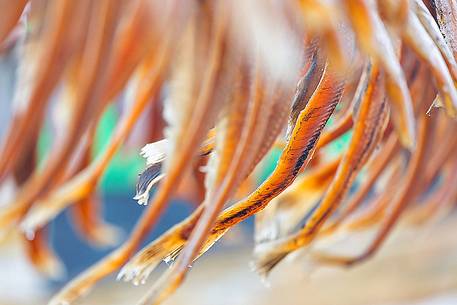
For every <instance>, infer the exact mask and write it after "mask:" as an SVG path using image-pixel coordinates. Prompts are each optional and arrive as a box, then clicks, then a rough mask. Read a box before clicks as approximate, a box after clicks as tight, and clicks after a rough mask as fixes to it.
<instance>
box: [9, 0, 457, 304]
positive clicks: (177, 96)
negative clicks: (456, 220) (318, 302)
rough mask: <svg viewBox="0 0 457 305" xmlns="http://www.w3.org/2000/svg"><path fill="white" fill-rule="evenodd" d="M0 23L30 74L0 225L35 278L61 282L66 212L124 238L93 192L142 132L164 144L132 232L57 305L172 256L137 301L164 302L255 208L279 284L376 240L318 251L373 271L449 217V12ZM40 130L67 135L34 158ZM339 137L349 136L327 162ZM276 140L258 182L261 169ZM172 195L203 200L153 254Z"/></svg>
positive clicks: (142, 274)
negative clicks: (301, 265) (368, 264)
mask: <svg viewBox="0 0 457 305" xmlns="http://www.w3.org/2000/svg"><path fill="white" fill-rule="evenodd" d="M0 15H1V18H0V43H1V45H0V51H1V53H2V54H3V55H5V54H10V53H12V52H14V54H15V56H16V58H17V62H18V65H17V71H16V75H15V76H14V77H15V79H16V84H15V91H14V95H13V97H12V100H11V118H10V120H9V127H8V129H7V130H6V131H4V132H3V139H2V142H1V147H0V182H1V183H2V185H6V184H7V183H8V182H11V181H13V182H14V185H15V192H14V195H13V196H12V197H11V199H10V200H9V202H1V203H0V204H1V206H2V208H1V209H0V230H1V231H2V233H4V234H8V233H9V232H12V231H16V232H17V231H19V232H21V234H23V236H24V240H26V242H27V245H28V246H27V249H28V253H29V257H30V259H31V261H32V262H33V263H34V264H35V265H36V267H37V268H38V269H39V270H41V271H42V272H44V273H46V274H48V275H50V276H52V275H57V273H58V270H60V268H59V261H58V258H57V257H56V256H55V255H54V254H53V253H52V251H51V249H50V248H49V246H48V244H47V226H48V224H49V222H50V221H52V220H53V218H54V217H56V215H58V214H59V213H60V212H61V211H62V210H64V209H66V208H70V207H71V210H72V214H73V215H74V220H75V223H76V224H77V227H78V228H79V231H80V232H81V234H82V235H83V236H84V237H85V238H86V239H87V240H88V241H89V242H90V243H92V244H94V245H95V246H106V245H114V244H116V243H117V242H118V241H119V234H118V230H117V228H115V227H113V226H112V225H110V224H108V223H106V222H104V221H103V220H102V219H101V216H100V204H99V198H98V195H97V186H98V184H99V182H100V180H101V177H102V174H103V173H104V171H105V170H106V168H107V167H108V165H109V163H110V161H111V160H112V158H113V156H114V155H115V154H116V152H117V151H118V150H119V149H120V148H121V147H122V146H123V145H124V144H125V143H126V142H128V141H129V139H131V138H132V137H134V136H135V135H136V136H137V137H138V135H137V133H138V132H135V129H136V128H137V129H138V130H140V132H139V134H140V135H139V137H140V139H141V140H142V142H143V143H144V144H146V143H147V142H150V141H152V142H151V143H149V144H147V145H145V146H144V148H143V149H142V150H141V154H142V155H143V156H144V157H145V159H146V164H147V165H146V167H145V169H144V171H143V172H142V173H140V175H139V178H138V183H137V188H136V195H135V199H136V200H137V201H138V203H139V204H144V205H147V207H145V209H144V212H143V215H142V217H141V218H140V219H139V221H138V223H137V225H136V226H135V228H134V229H133V230H132V232H130V235H129V237H128V238H127V239H126V240H125V241H124V242H123V243H122V244H121V245H120V246H119V247H118V248H117V249H116V250H114V251H113V252H112V253H111V254H109V255H108V256H107V257H105V258H104V259H102V260H101V261H99V262H98V263H97V264H95V265H94V266H92V267H91V268H89V269H88V270H86V271H85V272H83V273H82V274H81V275H79V276H78V277H77V278H75V279H73V280H72V281H71V282H70V283H69V284H67V285H66V286H65V287H64V288H63V289H62V290H61V291H60V292H59V293H58V294H57V295H56V296H55V297H54V298H53V299H52V300H51V301H50V304H54V305H55V304H71V303H73V302H74V301H76V300H77V299H79V298H80V297H81V296H82V295H83V294H84V293H86V292H87V291H88V290H89V289H90V288H91V287H92V286H94V284H96V283H97V282H98V281H100V280H101V279H103V278H105V277H106V276H108V275H110V274H112V273H115V272H118V271H119V270H120V272H119V275H118V278H120V279H123V280H125V281H131V282H133V283H135V284H139V283H145V282H146V280H147V278H148V276H149V274H150V273H151V272H152V271H153V270H154V269H155V268H156V266H158V265H159V264H160V263H161V262H162V261H166V262H168V263H172V264H171V267H170V268H169V269H167V271H166V272H165V273H164V274H163V275H162V276H161V277H160V278H159V279H158V280H157V281H155V282H153V283H148V284H147V285H150V289H149V290H148V292H147V294H146V295H145V296H144V298H143V299H141V300H137V301H135V302H138V304H159V303H161V302H162V301H163V300H164V299H165V298H166V297H168V296H169V295H170V294H172V293H173V292H174V291H175V290H176V289H177V288H178V287H179V286H180V285H181V283H182V282H183V280H184V279H185V277H186V275H187V273H188V272H189V270H190V269H189V266H190V265H192V263H193V261H195V260H196V259H197V258H199V257H200V256H201V255H203V254H204V253H205V252H206V251H207V250H208V249H210V248H211V246H212V245H213V244H214V243H216V242H217V241H218V240H219V239H221V238H222V237H223V236H224V234H226V233H227V232H228V231H229V230H230V229H231V228H233V227H234V226H235V225H237V224H238V223H240V222H242V221H243V220H245V219H247V218H248V217H251V216H254V215H256V220H255V248H254V258H253V259H254V263H253V265H254V267H255V270H256V271H257V272H258V273H259V274H260V275H261V276H263V277H265V276H267V275H268V273H269V272H270V271H271V270H272V269H273V268H274V267H275V266H277V265H278V264H279V263H280V262H281V261H283V260H284V259H285V258H286V257H288V256H289V255H290V254H291V253H294V252H296V251H297V250H300V249H306V248H309V247H310V246H311V245H313V243H314V242H317V241H325V240H329V242H331V240H332V239H331V238H332V237H333V236H335V235H336V234H342V233H344V234H345V235H347V237H348V238H351V236H352V234H354V233H355V232H357V231H362V230H367V229H373V228H374V229H375V230H376V234H375V235H374V238H373V240H372V241H371V242H370V243H369V244H368V246H367V248H366V249H365V250H364V251H362V252H360V253H359V254H357V255H355V256H352V257H346V256H343V255H339V254H338V253H335V252H323V251H320V252H319V251H314V252H313V254H312V255H311V256H310V257H309V258H308V259H310V260H312V261H313V262H315V263H318V264H324V265H327V264H330V265H343V266H349V265H353V264H356V263H360V262H362V261H365V260H366V259H369V258H370V257H372V256H373V255H375V254H376V252H377V251H378V250H379V248H380V247H381V246H382V244H383V243H384V241H385V240H386V238H387V237H388V236H389V234H390V233H391V231H392V230H393V229H394V227H395V225H397V224H399V223H402V224H405V225H406V226H411V227H416V226H419V225H425V224H426V223H427V222H430V221H436V220H437V219H439V218H441V217H444V216H446V215H448V214H449V212H450V211H451V210H452V209H453V207H454V203H455V200H456V196H457V188H455V187H454V186H455V185H456V184H457V157H456V156H457V154H456V153H457V138H456V137H455V136H454V132H455V130H456V127H457V126H456V121H455V118H456V116H457V89H456V86H455V84H456V81H457V62H456V55H457V20H456V19H455V16H457V4H456V3H455V2H454V1H451V0H430V1H422V0H400V1H398V0H378V1H375V0H342V1H323V0H289V1H274V0H270V1H262V0H248V1H241V0H240V1H224V0H216V1H178V0H173V1H157V0H134V1H120V0H99V1H90V0H81V1H69V0H68V1H67V0H65V1H61V0H32V1H26V0H18V1H11V2H8V3H4V4H2V5H1V10H0ZM120 97H122V98H120ZM121 100H122V101H123V102H122V107H121V109H122V112H121V115H120V117H119V119H118V121H117V124H116V126H115V130H114V133H113V134H112V135H111V137H110V139H109V141H108V144H107V145H106V147H105V148H104V149H103V150H102V151H101V153H99V154H98V155H94V154H93V145H94V138H95V131H96V129H97V126H98V123H99V121H100V119H101V117H102V115H103V113H104V112H105V110H106V109H107V108H108V107H110V106H112V105H116V104H120V103H121V102H120V101H121ZM330 119H331V120H332V124H327V123H328V122H329V120H330ZM45 124H50V125H51V126H53V128H52V130H53V140H52V144H51V147H50V149H49V152H48V154H47V155H46V156H45V158H44V160H43V161H42V162H38V160H37V157H36V154H37V153H36V151H37V145H38V144H37V143H38V142H37V139H38V137H39V134H40V130H42V129H43V128H44V125H45ZM138 124H141V125H138ZM137 125H138V126H137ZM344 134H350V141H349V143H348V144H347V145H346V146H345V147H344V148H343V149H341V150H340V151H339V152H337V153H331V149H329V146H331V144H332V143H334V142H336V141H338V140H339V139H340V138H341V136H342V135H344ZM278 148H279V149H280V150H281V154H280V157H279V159H278V161H277V163H276V165H275V168H274V169H273V171H272V173H271V174H270V176H269V177H268V178H266V179H265V180H264V181H261V183H260V184H259V185H258V184H257V183H256V181H255V179H256V172H257V169H258V168H259V167H262V166H263V164H264V162H263V160H265V156H267V155H268V154H269V152H270V151H271V150H272V149H278ZM138 150H139V149H138ZM189 183H192V185H191V186H189V185H188V186H187V188H186V187H185V186H186V184H189ZM257 185H258V186H257ZM178 186H181V187H179V188H178ZM182 189H183V190H184V191H182ZM153 190H154V192H152V191H153ZM177 190H178V192H179V190H181V193H182V194H181V195H183V196H187V198H188V199H190V200H192V201H194V202H197V203H198V205H197V207H196V208H195V210H194V212H193V213H192V214H191V215H189V216H188V217H187V218H186V219H184V220H183V221H182V222H180V223H178V224H176V225H175V226H173V227H172V228H170V229H169V230H168V231H167V232H166V233H164V234H163V235H162V236H160V237H159V238H157V239H156V240H153V241H151V242H150V243H149V244H148V245H146V246H145V247H144V248H143V249H139V246H140V245H141V244H142V242H143V241H144V239H145V237H146V236H147V235H148V233H149V232H150V231H151V230H153V229H154V225H155V224H156V223H157V221H158V220H159V218H160V217H161V214H162V211H163V210H164V209H165V208H166V207H167V205H168V204H169V202H170V200H171V199H172V198H174V196H176V195H177ZM192 190H193V191H192ZM195 190H197V191H195ZM132 191H133V190H132ZM107 204H108V205H109V202H108V203H107ZM135 302H133V303H135Z"/></svg>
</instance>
